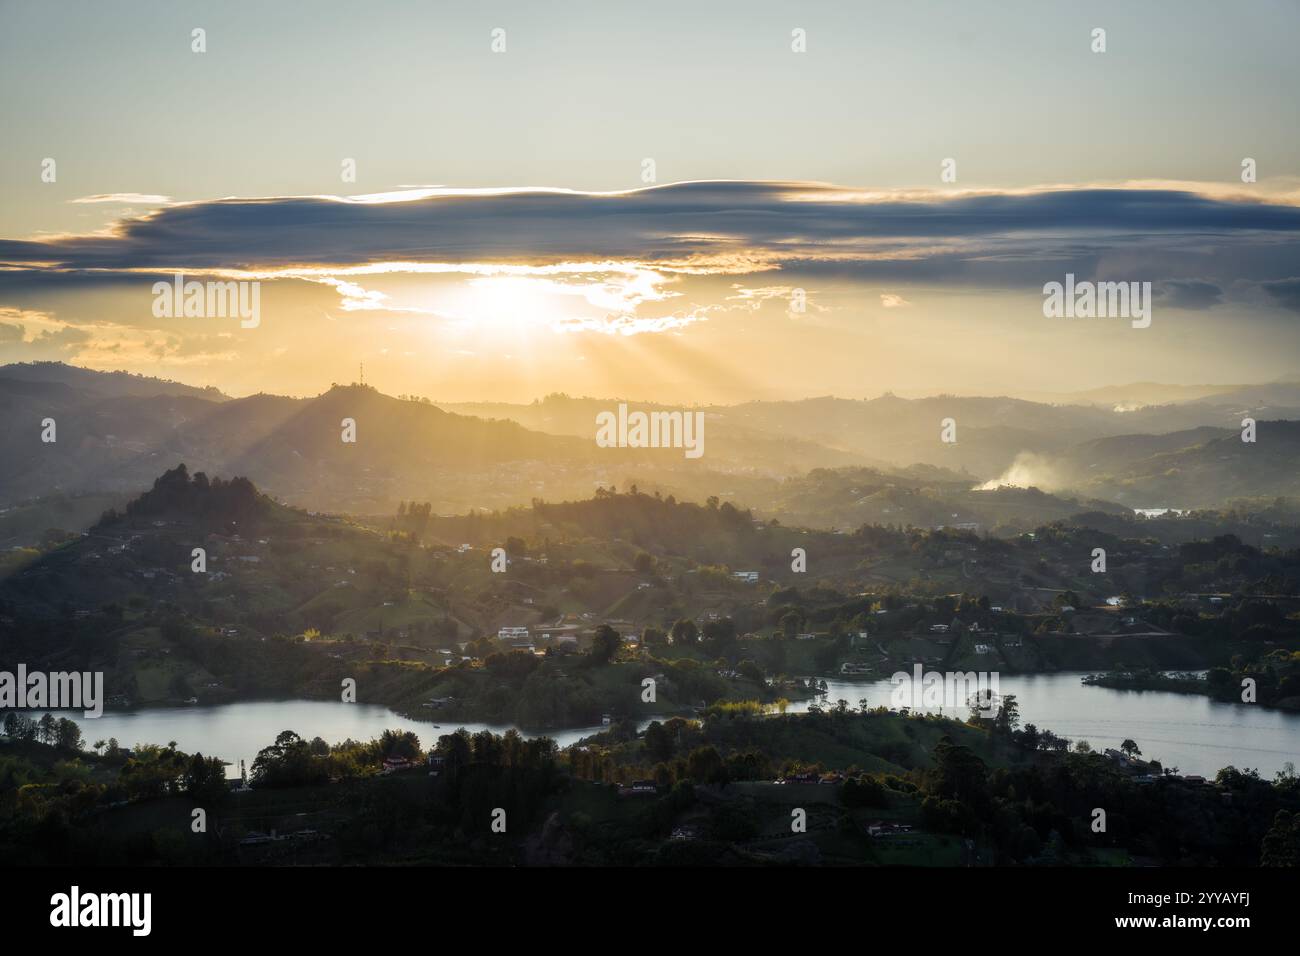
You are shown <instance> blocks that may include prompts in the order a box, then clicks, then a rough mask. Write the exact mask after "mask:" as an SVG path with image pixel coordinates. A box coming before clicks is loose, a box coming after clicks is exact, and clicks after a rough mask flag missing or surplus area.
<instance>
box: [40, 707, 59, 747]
mask: <svg viewBox="0 0 1300 956" xmlns="http://www.w3.org/2000/svg"><path fill="white" fill-rule="evenodd" d="M57 726H58V722H57V721H56V720H55V719H54V715H53V714H46V715H45V716H44V717H42V718H41V719H40V720H38V721H37V722H36V739H37V740H39V741H40V742H41V743H43V744H50V745H53V744H54V743H55V742H57V740H58V731H57V729H56V728H57Z"/></svg>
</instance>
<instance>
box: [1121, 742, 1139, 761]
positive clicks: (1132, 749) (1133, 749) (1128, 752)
mask: <svg viewBox="0 0 1300 956" xmlns="http://www.w3.org/2000/svg"><path fill="white" fill-rule="evenodd" d="M1119 749H1120V750H1121V751H1123V752H1124V755H1125V756H1126V757H1128V758H1130V759H1132V758H1133V757H1141V756H1142V751H1140V750H1138V745H1137V744H1136V743H1135V742H1134V741H1133V740H1132V739H1125V741H1124V742H1123V743H1122V744H1120V745H1119Z"/></svg>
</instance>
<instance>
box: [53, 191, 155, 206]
mask: <svg viewBox="0 0 1300 956" xmlns="http://www.w3.org/2000/svg"><path fill="white" fill-rule="evenodd" d="M171 201H172V198H171V197H170V196H154V195H146V194H144V193H96V194H95V195H93V196H81V197H79V198H77V199H69V200H68V202H70V203H119V204H121V205H125V206H167V205H170V204H171Z"/></svg>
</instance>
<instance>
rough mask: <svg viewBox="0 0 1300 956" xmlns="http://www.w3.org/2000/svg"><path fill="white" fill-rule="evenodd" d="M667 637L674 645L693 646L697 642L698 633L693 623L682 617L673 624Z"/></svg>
mask: <svg viewBox="0 0 1300 956" xmlns="http://www.w3.org/2000/svg"><path fill="white" fill-rule="evenodd" d="M668 637H669V639H670V640H672V642H673V643H674V644H695V643H696V642H697V641H698V640H699V637H700V632H699V628H697V627H696V626H695V622H694V621H692V620H691V619H690V618H687V617H682V618H678V619H677V620H676V621H674V622H673V626H672V630H670V631H669V632H668Z"/></svg>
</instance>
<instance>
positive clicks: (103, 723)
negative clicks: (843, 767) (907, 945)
mask: <svg viewBox="0 0 1300 956" xmlns="http://www.w3.org/2000/svg"><path fill="white" fill-rule="evenodd" d="M1082 676H1083V675H1082V674H1077V673H1070V674H1039V675H1019V676H1009V675H1003V676H1002V677H1001V680H1000V682H999V685H1000V686H999V690H1000V692H1001V693H1002V694H1004V695H1005V694H1014V695H1015V696H1016V700H1017V701H1018V703H1019V705H1020V719H1021V723H1022V725H1023V724H1025V723H1032V724H1036V725H1037V726H1038V728H1039V729H1040V730H1051V731H1052V732H1053V733H1056V734H1059V735H1061V736H1063V737H1068V738H1069V739H1070V740H1072V741H1077V740H1087V741H1088V742H1089V743H1090V744H1092V747H1093V749H1094V750H1102V749H1104V748H1106V747H1118V746H1119V744H1120V742H1121V741H1122V740H1124V738H1126V737H1131V738H1133V740H1135V741H1136V742H1137V744H1138V746H1139V747H1141V748H1142V754H1143V756H1144V757H1146V758H1148V759H1149V758H1155V759H1157V760H1159V761H1161V763H1163V764H1164V766H1165V767H1178V768H1179V769H1180V770H1181V771H1182V772H1183V773H1192V774H1201V775H1203V776H1206V777H1213V776H1214V774H1215V773H1217V772H1218V771H1219V769H1220V768H1222V767H1225V766H1227V765H1229V764H1232V765H1234V766H1236V767H1237V768H1239V769H1244V768H1246V767H1254V768H1256V769H1258V770H1259V772H1260V773H1261V774H1262V775H1263V776H1265V777H1270V778H1271V777H1272V775H1273V774H1274V773H1275V772H1276V771H1278V770H1280V769H1282V767H1283V765H1284V764H1285V763H1287V762H1288V761H1293V762H1295V763H1298V764H1300V714H1294V713H1286V712H1284V711H1278V710H1266V709H1265V708H1263V707H1255V706H1251V705H1245V704H1223V703H1219V702H1218V701H1213V700H1210V699H1209V698H1206V697H1201V696H1198V695H1193V694H1172V693H1167V692H1162V691H1124V690H1112V689H1110V688H1106V687H1085V686H1083V685H1082V684H1081V683H1080V682H1079V678H1080V677H1082ZM826 683H827V687H828V693H827V695H826V697H825V698H822V699H821V700H819V701H807V700H805V701H798V702H795V703H793V704H791V708H790V709H791V710H792V711H795V712H799V711H804V710H807V708H808V707H809V705H810V704H813V703H821V704H825V703H830V704H834V702H835V701H836V700H839V699H841V698H842V699H844V700H847V701H848V702H849V704H850V705H851V706H853V707H855V708H856V707H857V706H858V701H859V700H861V699H863V698H865V699H866V700H867V701H868V703H869V706H872V707H875V706H879V705H884V706H889V705H890V699H889V697H890V692H891V691H892V690H893V685H892V684H890V683H889V681H887V680H884V681H874V680H856V681H855V680H845V679H836V680H830V679H828V680H827V682H826ZM936 711H937V709H936ZM943 712H944V713H946V714H947V715H948V716H953V717H959V718H961V719H965V718H966V716H967V715H968V712H967V711H966V710H965V708H962V709H961V710H960V711H953V710H951V709H949V710H947V711H943ZM56 714H57V715H58V716H66V717H70V718H72V719H74V720H76V721H77V722H78V723H79V724H81V728H82V732H83V734H84V735H85V740H86V746H87V747H89V746H90V745H91V744H93V743H94V742H95V741H97V740H107V739H108V738H110V737H116V738H117V740H118V742H119V743H120V744H121V745H122V746H124V747H131V746H134V745H136V744H139V743H156V744H165V743H167V742H168V741H171V740H174V741H176V744H177V746H178V747H179V748H180V749H181V750H184V751H186V752H187V753H193V752H195V751H201V752H202V753H204V754H205V755H207V756H211V757H220V758H221V759H223V760H225V761H227V762H228V763H230V765H231V766H230V768H229V770H228V771H227V772H228V773H230V774H231V775H232V776H238V773H239V761H240V760H241V759H242V760H244V761H246V762H247V765H248V767H249V769H250V770H251V768H252V765H253V759H254V758H255V757H256V756H257V752H258V751H259V750H261V749H262V748H263V747H266V746H268V745H269V744H271V743H272V742H273V741H274V740H275V736H276V734H278V733H279V732H280V731H282V730H292V731H294V732H296V733H298V734H299V735H301V736H303V737H305V738H308V739H310V738H312V737H323V738H324V739H325V740H327V741H329V742H330V743H337V742H339V741H342V740H345V739H347V738H349V737H351V738H352V739H353V740H370V739H371V738H373V737H378V736H379V735H380V734H381V733H382V732H383V731H384V730H386V729H393V730H410V731H412V732H414V733H415V734H416V735H417V736H419V738H420V743H421V745H422V746H424V747H429V746H431V745H432V744H433V743H434V742H435V741H436V740H437V738H438V737H439V736H440V735H442V734H448V733H451V732H452V731H453V730H455V729H456V728H457V727H464V728H465V729H466V730H468V731H470V732H471V733H476V732H477V731H480V730H491V731H492V732H493V733H498V734H499V733H504V732H505V731H506V730H508V729H509V725H501V724H478V723H455V722H450V723H441V724H440V725H439V727H437V728H435V726H434V722H428V721H418V720H411V719H409V718H407V717H402V716H400V715H398V714H395V713H393V712H392V711H390V710H389V709H388V708H386V707H383V706H380V705H376V704H342V703H334V702H331V701H319V700H286V701H245V702H241V703H235V704H224V705H221V706H218V707H181V708H149V709H144V710H139V711H134V712H127V711H110V712H107V713H105V714H104V716H102V717H100V718H98V719H96V720H87V719H85V718H83V717H82V716H81V714H80V712H75V711H74V712H67V713H61V712H56ZM645 723H646V722H644V721H643V722H642V726H644V724H645ZM600 730H601V728H600V727H599V726H595V727H574V728H568V729H565V730H551V731H546V732H545V736H548V737H552V738H554V739H555V741H556V742H557V743H558V744H559V745H560V746H561V747H565V746H568V745H569V744H572V743H575V742H576V741H578V740H580V739H581V738H583V737H587V736H590V735H591V734H594V733H599V732H600ZM520 733H522V734H523V735H524V736H526V737H536V736H542V735H543V734H542V733H539V732H536V731H523V730H521V731H520Z"/></svg>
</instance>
